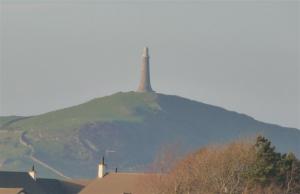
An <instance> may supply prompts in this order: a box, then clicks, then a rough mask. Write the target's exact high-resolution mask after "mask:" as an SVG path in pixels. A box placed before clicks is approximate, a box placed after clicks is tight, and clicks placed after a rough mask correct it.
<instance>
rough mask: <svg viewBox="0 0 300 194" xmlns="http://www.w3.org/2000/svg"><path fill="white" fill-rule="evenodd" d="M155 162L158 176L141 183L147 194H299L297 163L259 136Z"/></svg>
mask: <svg viewBox="0 0 300 194" xmlns="http://www.w3.org/2000/svg"><path fill="white" fill-rule="evenodd" d="M159 158H160V159H159V160H158V162H156V164H155V166H156V167H159V170H160V172H161V173H157V174H154V175H153V176H150V177H147V178H145V179H144V180H141V181H142V183H141V185H143V186H142V187H143V189H144V190H147V193H154V194H300V160H299V159H297V158H296V156H295V155H294V154H293V153H288V154H282V153H279V152H277V151H276V150H275V147H274V146H272V144H271V141H270V140H268V139H267V138H265V137H263V136H258V137H257V138H256V139H255V140H254V141H251V140H237V141H234V142H232V143H229V144H225V145H211V146H207V147H205V148H202V149H200V150H198V151H196V152H194V153H191V154H189V155H188V156H186V157H184V158H183V159H180V160H176V161H175V160H174V158H175V157H174V152H173V151H170V150H169V151H166V152H164V153H163V154H161V157H159ZM174 161H175V162H174Z"/></svg>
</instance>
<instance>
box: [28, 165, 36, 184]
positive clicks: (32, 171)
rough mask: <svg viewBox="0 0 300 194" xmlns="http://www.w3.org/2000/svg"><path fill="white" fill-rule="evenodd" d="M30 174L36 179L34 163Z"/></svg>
mask: <svg viewBox="0 0 300 194" xmlns="http://www.w3.org/2000/svg"><path fill="white" fill-rule="evenodd" d="M28 174H29V176H31V178H32V179H33V180H35V181H36V171H35V169H34V165H32V168H31V170H30V171H29V172H28Z"/></svg>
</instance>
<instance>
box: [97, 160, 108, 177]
mask: <svg viewBox="0 0 300 194" xmlns="http://www.w3.org/2000/svg"><path fill="white" fill-rule="evenodd" d="M105 167H106V164H105V162H104V157H102V161H101V163H100V164H99V165H98V178H103V177H104V176H105V174H106V173H105Z"/></svg>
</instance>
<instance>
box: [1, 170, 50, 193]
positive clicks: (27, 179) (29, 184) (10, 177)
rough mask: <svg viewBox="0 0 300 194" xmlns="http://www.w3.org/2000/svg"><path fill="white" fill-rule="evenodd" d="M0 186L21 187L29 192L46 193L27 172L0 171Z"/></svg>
mask: <svg viewBox="0 0 300 194" xmlns="http://www.w3.org/2000/svg"><path fill="white" fill-rule="evenodd" d="M0 188H23V189H24V190H25V191H26V192H27V193H29V194H47V193H46V192H45V191H44V190H43V189H42V188H41V187H40V186H39V185H38V184H37V183H36V182H35V181H34V180H33V179H32V178H31V176H29V174H28V173H27V172H12V171H0Z"/></svg>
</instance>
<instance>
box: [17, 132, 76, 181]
mask: <svg viewBox="0 0 300 194" xmlns="http://www.w3.org/2000/svg"><path fill="white" fill-rule="evenodd" d="M25 135H26V132H22V134H21V136H20V138H19V141H20V143H21V144H22V145H24V146H26V147H28V148H29V149H30V154H29V156H28V157H29V158H30V159H31V160H33V161H34V162H36V163H38V164H40V165H42V166H43V167H45V168H48V169H49V170H51V171H52V172H54V173H55V174H57V175H59V176H61V177H63V178H65V179H71V178H70V177H68V176H66V175H64V174H63V173H62V172H60V171H58V170H56V169H55V168H53V167H51V166H49V165H48V164H46V163H45V162H43V161H41V160H39V159H38V158H36V157H35V156H34V148H33V146H32V145H31V144H30V143H29V141H28V140H27V139H26V137H25Z"/></svg>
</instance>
